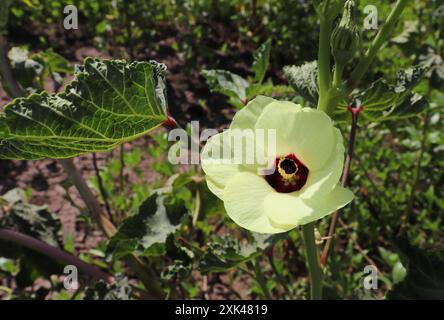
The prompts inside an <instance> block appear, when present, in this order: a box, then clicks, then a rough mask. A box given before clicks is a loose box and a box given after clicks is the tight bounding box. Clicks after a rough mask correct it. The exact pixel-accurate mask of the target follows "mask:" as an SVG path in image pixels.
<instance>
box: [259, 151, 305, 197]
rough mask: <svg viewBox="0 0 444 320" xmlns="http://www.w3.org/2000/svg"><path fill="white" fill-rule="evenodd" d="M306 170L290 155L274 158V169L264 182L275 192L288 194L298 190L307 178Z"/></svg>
mask: <svg viewBox="0 0 444 320" xmlns="http://www.w3.org/2000/svg"><path fill="white" fill-rule="evenodd" d="M308 172H309V171H308V168H307V167H306V166H305V165H304V164H303V163H302V162H301V161H299V159H298V158H297V157H296V156H295V155H294V154H293V153H292V154H289V155H287V156H285V157H277V158H276V169H275V170H274V173H273V174H271V175H267V176H265V180H267V182H268V183H269V184H270V186H272V187H273V188H274V189H275V190H276V191H277V192H282V193H290V192H293V191H298V190H300V189H301V188H302V187H303V186H304V185H305V183H306V182H307V178H308Z"/></svg>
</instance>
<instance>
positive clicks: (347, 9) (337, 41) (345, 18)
mask: <svg viewBox="0 0 444 320" xmlns="http://www.w3.org/2000/svg"><path fill="white" fill-rule="evenodd" d="M354 8H355V1H354V0H347V1H346V2H345V5H344V13H343V15H342V18H341V21H340V22H339V24H338V25H337V26H336V28H335V29H334V30H333V33H332V36H331V48H332V54H333V57H334V58H335V62H336V64H339V65H344V64H345V63H347V62H348V61H349V60H350V59H352V58H353V56H354V54H355V52H356V50H357V49H358V47H359V42H360V37H359V32H358V29H357V27H356V25H355V24H354V21H353V15H354V12H353V11H354Z"/></svg>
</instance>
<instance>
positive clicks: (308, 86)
mask: <svg viewBox="0 0 444 320" xmlns="http://www.w3.org/2000/svg"><path fill="white" fill-rule="evenodd" d="M284 75H285V77H286V78H287V80H288V82H289V83H290V85H291V86H292V87H293V89H294V90H295V91H296V92H297V93H299V94H300V95H301V96H302V97H303V98H304V99H305V100H306V101H307V102H309V103H311V104H312V105H316V104H317V103H318V98H319V89H318V64H317V61H312V62H306V63H305V64H303V65H302V66H286V67H284Z"/></svg>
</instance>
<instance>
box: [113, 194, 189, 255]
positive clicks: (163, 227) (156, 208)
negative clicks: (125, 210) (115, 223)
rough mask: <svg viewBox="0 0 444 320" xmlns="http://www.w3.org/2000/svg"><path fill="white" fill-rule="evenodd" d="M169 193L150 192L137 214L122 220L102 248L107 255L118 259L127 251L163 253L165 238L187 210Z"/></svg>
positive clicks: (177, 226) (176, 227) (139, 253)
mask: <svg viewBox="0 0 444 320" xmlns="http://www.w3.org/2000/svg"><path fill="white" fill-rule="evenodd" d="M174 200H175V199H174V198H173V197H172V196H171V195H164V194H158V193H154V194H153V195H151V196H150V197H148V198H147V199H146V200H145V201H144V202H143V203H142V205H141V206H140V208H139V211H138V213H137V214H135V215H133V216H131V217H129V218H127V219H125V220H124V222H123V223H122V225H121V226H120V227H119V229H118V231H117V233H116V234H115V235H114V236H113V237H112V238H111V240H110V241H109V243H108V246H107V248H106V253H107V256H108V257H109V258H112V259H115V260H116V259H120V258H121V257H124V256H126V255H128V254H130V253H135V254H137V255H146V256H152V255H155V256H158V255H163V254H165V250H166V249H165V242H166V240H167V238H168V236H169V235H170V234H174V233H175V232H176V230H177V229H178V228H179V227H180V223H181V219H182V217H183V216H184V215H185V213H186V212H187V211H186V209H185V207H184V205H183V203H181V202H180V203H177V202H175V201H174Z"/></svg>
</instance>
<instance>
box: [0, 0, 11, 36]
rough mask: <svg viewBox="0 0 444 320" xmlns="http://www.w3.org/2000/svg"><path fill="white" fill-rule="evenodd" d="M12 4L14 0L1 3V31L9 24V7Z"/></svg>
mask: <svg viewBox="0 0 444 320" xmlns="http://www.w3.org/2000/svg"><path fill="white" fill-rule="evenodd" d="M11 4H12V0H2V1H0V29H3V28H4V27H5V26H6V24H7V23H8V14H9V6H10V5H11ZM0 31H1V30H0Z"/></svg>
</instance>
